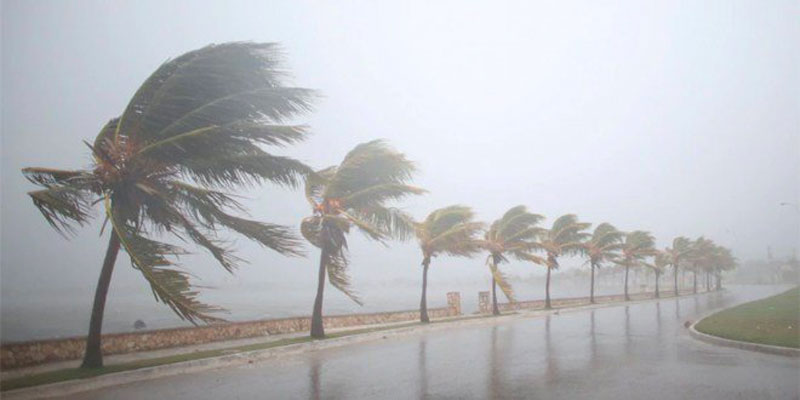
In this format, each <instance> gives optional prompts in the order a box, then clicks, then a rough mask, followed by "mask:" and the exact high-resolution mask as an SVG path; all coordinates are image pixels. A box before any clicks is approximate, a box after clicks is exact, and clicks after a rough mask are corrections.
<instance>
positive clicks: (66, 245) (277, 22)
mask: <svg viewBox="0 0 800 400" xmlns="http://www.w3.org/2000/svg"><path fill="white" fill-rule="evenodd" d="M798 16H800V5H798V2H796V1H771V2H766V3H764V2H758V1H748V2H734V1H705V2H684V3H679V2H640V1H614V2H593V1H586V2H578V1H576V2H567V3H564V2H522V1H520V2H462V1H453V2H436V3H435V4H429V3H428V2H418V3H417V2H394V3H389V2H367V1H364V2H291V1H286V2H277V1H270V2H255V1H254V2H210V1H209V2H196V1H193V2H188V1H186V2H180V1H174V2H161V1H135V2H134V1H129V2H105V1H71V2H67V1H62V2H55V1H51V2H45V1H36V2H32V1H3V3H2V143H1V144H0V146H2V214H1V215H0V218H1V220H0V223H1V224H2V249H1V251H2V253H1V257H2V258H1V260H0V262H1V268H2V269H1V270H0V280H1V281H2V284H1V286H0V294H1V298H0V300H1V301H2V325H3V326H2V335H3V337H4V338H10V339H13V340H20V339H24V338H27V337H34V336H36V335H42V334H41V333H37V332H42V331H47V332H49V333H48V335H59V334H79V333H82V332H83V330H84V329H85V328H84V327H85V326H86V321H88V318H89V312H90V305H91V299H92V295H93V290H94V287H95V284H96V281H97V276H98V273H99V270H100V264H101V261H102V255H103V251H104V246H105V244H106V240H105V238H99V237H98V233H99V229H100V224H101V222H102V219H101V218H97V219H96V220H95V223H94V224H92V225H91V226H88V227H85V228H83V229H81V230H80V231H79V233H78V235H77V236H75V237H74V238H72V239H71V240H69V241H68V240H65V239H64V238H62V237H61V236H59V235H58V234H57V233H56V232H55V231H54V230H53V229H51V228H50V226H48V224H47V223H46V221H45V220H44V219H43V218H42V217H41V215H40V214H39V212H38V211H37V210H36V208H35V207H34V206H33V205H32V204H31V201H30V199H29V198H28V196H27V195H26V194H25V193H26V192H27V191H29V190H32V189H34V187H33V185H31V184H30V183H28V182H27V181H26V180H25V179H24V178H23V176H22V174H21V173H20V169H21V168H23V167H26V166H43V167H53V168H67V169H68V168H80V167H85V166H87V165H89V164H90V155H89V152H88V150H87V148H86V146H85V145H84V144H83V143H82V140H92V139H93V138H94V136H95V135H96V134H97V132H98V130H99V129H100V128H101V127H102V125H103V124H104V123H105V122H106V121H108V120H109V119H110V118H112V117H115V116H118V115H119V114H120V113H121V112H122V110H123V108H124V107H125V105H126V104H127V102H128V100H129V99H130V98H131V96H132V95H133V93H134V92H135V90H136V89H137V88H138V87H139V85H140V84H141V83H142V82H143V80H144V79H145V78H146V77H147V76H148V75H149V74H150V73H151V72H152V71H153V70H155V69H156V68H157V67H158V66H159V65H160V64H161V63H162V62H164V61H165V60H167V59H169V58H171V57H176V56H178V55H180V54H182V53H184V52H186V51H189V50H193V49H196V48H198V47H201V46H204V45H206V44H209V43H221V42H226V41H235V40H251V41H257V42H278V43H280V44H281V46H282V48H283V50H284V52H285V59H286V66H287V68H288V70H289V71H291V73H292V82H293V83H294V84H296V85H298V86H301V87H307V88H313V89H316V90H318V91H319V92H320V93H321V95H322V96H321V98H320V99H319V101H318V102H317V104H316V108H315V110H314V111H313V112H310V113H308V114H307V115H305V116H304V117H301V118H299V119H298V121H297V122H301V123H307V124H309V125H310V126H311V128H312V132H313V136H312V137H311V138H310V139H309V140H308V141H307V142H306V143H303V144H301V145H298V146H293V147H288V148H286V149H285V150H282V151H280V153H281V154H286V155H289V156H293V157H296V158H298V159H300V160H302V161H304V162H306V163H308V164H310V165H312V166H314V167H317V168H321V167H326V166H329V165H332V164H335V163H338V162H339V161H340V160H341V159H342V157H343V156H344V154H345V153H346V152H347V151H348V150H350V149H351V148H352V147H353V146H355V145H356V144H358V143H361V142H364V141H367V140H372V139H375V138H386V139H388V140H389V142H390V143H391V144H392V145H393V146H394V147H395V148H397V149H398V150H400V151H402V152H404V153H405V154H407V156H408V157H409V158H410V159H412V160H414V161H416V162H417V163H418V166H419V168H420V174H419V176H418V177H417V178H416V179H415V180H414V182H415V184H417V185H419V186H422V187H424V188H426V189H428V190H429V191H430V193H429V194H427V195H425V196H420V197H418V198H413V199H410V200H408V201H404V202H403V203H402V204H401V206H402V208H404V209H405V210H407V211H409V212H410V213H412V214H413V215H415V216H416V217H418V218H423V217H424V216H425V215H426V214H427V213H428V212H429V211H431V210H433V209H435V208H439V207H442V206H445V205H449V204H465V205H469V206H471V207H473V208H474V209H475V211H476V212H477V214H478V216H479V218H480V219H482V220H484V221H491V220H493V219H496V218H498V217H500V216H501V215H502V214H503V213H504V212H505V211H506V210H507V209H508V208H509V207H511V206H514V205H517V204H525V205H527V206H528V207H529V209H530V210H531V211H532V212H535V213H539V214H542V215H545V216H547V217H548V220H547V221H545V223H544V225H548V224H549V223H551V222H552V220H553V219H555V218H556V217H558V216H560V215H562V214H565V213H576V214H577V215H578V216H579V217H580V218H581V219H582V220H585V221H587V222H592V223H595V224H597V223H601V222H611V223H612V224H614V225H615V226H617V227H618V228H620V229H622V230H634V229H643V230H649V231H651V232H652V233H653V234H654V235H655V236H656V238H657V240H658V245H659V247H664V246H667V245H669V243H670V242H671V240H672V238H674V237H675V236H678V235H683V236H688V237H692V238H694V237H697V236H700V235H705V236H707V237H709V238H712V239H713V240H714V241H716V242H717V243H718V244H721V245H724V246H727V247H730V248H731V249H733V251H734V253H735V255H736V256H737V257H739V258H740V259H749V258H758V257H764V256H765V255H766V249H767V246H770V247H771V248H772V251H773V253H774V254H775V255H776V256H777V257H783V256H786V255H789V254H790V253H791V251H792V249H793V248H795V247H797V246H798V242H800V209H798V201H799V199H798V197H799V195H800V95H798V93H800V58H799V57H800V56H799V55H798V49H800V22H798V21H800V18H798ZM241 194H242V195H244V196H246V197H247V201H246V204H247V205H248V207H249V208H250V212H251V215H252V216H253V217H256V218H258V219H262V220H265V221H270V222H276V223H282V224H287V225H291V226H293V227H297V226H298V224H299V221H300V220H301V219H302V218H303V217H304V216H307V215H309V214H310V210H309V207H308V203H307V202H306V201H305V199H304V197H303V194H302V192H301V190H300V189H298V190H294V191H291V190H285V189H281V188H278V187H275V186H265V187H262V188H260V189H257V190H252V191H250V192H247V193H241ZM780 203H789V204H788V205H784V206H781V205H780ZM98 211H99V210H98ZM97 215H98V217H99V215H100V213H99V212H98V213H97ZM231 237H234V236H233V235H231ZM350 240H351V246H350V250H351V251H350V254H351V259H352V263H351V268H350V271H351V273H352V276H353V286H354V288H355V289H356V290H357V291H358V292H360V293H361V294H362V296H363V298H364V300H365V302H366V305H365V309H376V308H383V309H407V308H414V307H415V306H416V305H417V304H418V301H419V298H418V295H419V294H418V285H419V281H420V274H421V272H420V267H419V264H420V261H421V255H420V251H419V249H418V247H417V246H416V244H415V243H414V242H413V241H412V242H408V243H391V246H390V247H388V248H387V247H384V246H381V245H380V244H377V243H374V242H369V241H367V240H365V239H363V238H362V237H361V236H360V235H358V234H354V235H351V239H350ZM236 247H237V248H238V250H239V252H238V255H239V256H240V257H242V258H244V259H247V260H249V261H250V264H249V265H245V266H243V267H242V268H240V269H239V270H238V271H237V272H236V274H235V275H230V274H227V273H226V272H225V271H224V270H222V269H221V268H219V266H218V265H216V264H215V262H214V261H213V259H212V258H211V257H208V256H207V254H205V253H203V251H201V250H199V249H193V250H194V251H195V252H196V256H190V257H184V258H182V259H181V261H182V264H183V265H184V266H186V267H188V268H189V269H190V270H191V271H192V272H193V274H195V275H196V276H197V278H198V279H197V280H196V283H198V284H202V285H207V286H212V287H216V289H207V290H206V292H205V294H204V296H205V297H204V298H205V299H206V300H209V301H213V302H215V303H216V304H220V305H222V306H226V307H228V308H230V309H231V312H232V314H231V315H229V317H231V318H234V319H236V318H245V317H248V318H250V317H263V316H270V315H289V314H296V315H306V314H309V313H310V311H311V306H312V301H313V296H314V289H315V285H316V266H317V262H318V259H317V258H318V251H317V249H315V248H312V247H311V246H308V253H309V255H308V257H307V258H286V257H282V256H279V255H277V254H275V253H272V252H269V251H265V250H263V249H262V248H260V247H259V246H257V245H255V244H253V243H248V242H247V241H246V240H244V239H239V240H237V242H236ZM484 263H485V257H484V256H479V257H476V258H474V259H454V258H447V257H440V258H437V259H435V260H434V262H433V264H432V268H431V273H430V277H429V280H430V285H431V287H430V289H429V291H430V297H431V302H432V306H436V305H439V304H442V303H444V293H445V292H446V291H451V290H455V291H461V292H462V297H465V298H466V297H469V298H474V297H477V293H476V292H477V290H479V289H480V288H483V287H488V281H489V273H488V270H487V268H486V266H485V265H484ZM563 265H564V268H565V269H567V270H569V269H572V268H585V266H584V264H583V260H579V259H574V260H566V261H565V262H564V263H563ZM502 269H503V270H504V271H506V272H508V273H510V274H514V275H516V276H523V277H524V276H528V275H531V274H533V275H538V274H543V273H544V271H545V269H544V267H541V266H536V265H534V264H530V263H528V264H525V263H520V262H513V263H511V264H506V265H503V267H502ZM512 283H514V282H512ZM522 288H523V289H521V290H522V292H521V293H518V296H519V297H521V298H523V299H526V298H533V297H541V296H542V295H543V293H541V292H538V291H534V289H530V290H528V291H526V290H525V289H524V286H522ZM484 290H485V289H484ZM586 290H587V291H588V288H587V289H586ZM566 292H567V290H566V289H565V293H566ZM556 294H558V293H556ZM250 296H252V297H250ZM247 299H250V301H248V300H247ZM286 299H290V300H291V301H287V300H286ZM244 304H247V310H250V311H247V312H244V311H242V310H241V309H240V310H238V311H237V309H236V307H237V305H238V306H242V305H244ZM330 304H333V306H330ZM336 304H339V305H338V306H337V305H336ZM329 306H330V307H329ZM289 307H291V309H289ZM331 307H332V308H331ZM256 309H260V310H262V311H254V310H256ZM329 309H331V310H334V311H336V310H338V311H341V312H345V311H356V310H359V308H358V306H357V305H355V304H353V303H350V302H348V300H347V299H346V298H345V297H344V296H343V295H341V294H340V293H338V292H336V291H335V290H330V287H329V289H328V290H327V291H326V312H327V311H328V310H329ZM108 311H109V313H108V315H107V317H106V324H107V325H106V326H108V324H115V323H116V324H118V325H117V326H120V327H121V326H123V325H125V326H127V325H129V324H130V323H132V321H133V319H136V318H142V319H145V320H146V321H149V320H155V319H159V318H162V319H164V320H165V321H166V322H164V325H170V324H180V323H181V322H180V321H179V320H178V319H177V317H174V316H171V314H170V311H169V309H168V308H167V307H165V306H163V305H159V304H156V303H155V302H154V301H153V299H152V295H151V294H150V291H149V289H148V285H147V283H146V282H145V280H144V279H143V278H141V277H140V276H139V275H138V273H137V272H136V271H134V270H133V269H132V268H130V262H129V260H128V259H127V257H126V256H124V255H121V256H120V258H119V261H118V264H117V267H116V269H115V271H114V277H113V280H112V285H111V291H110V294H109V306H108ZM134 311H135V312H134ZM237 312H238V314H237ZM140 314H141V316H139V315H140ZM58 318H61V319H66V320H68V321H73V323H74V326H75V327H77V328H75V329H77V333H76V332H74V331H73V330H65V331H63V332H60V333H59V332H56V331H53V330H52V325H53V324H54V323H55V321H60V320H58ZM65 329H66V328H65ZM9 335H11V336H9Z"/></svg>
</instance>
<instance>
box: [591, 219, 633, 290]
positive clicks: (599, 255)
mask: <svg viewBox="0 0 800 400" xmlns="http://www.w3.org/2000/svg"><path fill="white" fill-rule="evenodd" d="M624 236H625V234H624V233H622V232H620V231H618V230H617V228H615V227H614V226H613V225H611V224H609V223H607V222H604V223H602V224H600V225H597V227H596V228H595V229H594V232H593V233H592V237H591V238H589V240H587V241H586V242H584V243H583V248H584V251H585V253H586V255H587V256H588V257H589V266H590V267H591V268H592V280H591V289H590V291H589V302H590V303H592V304H594V270H595V268H599V267H600V266H601V265H602V264H603V262H605V261H613V260H616V259H617V257H619V250H620V249H621V248H622V239H623V237H624Z"/></svg>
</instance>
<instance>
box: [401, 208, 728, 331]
mask: <svg viewBox="0 0 800 400" xmlns="http://www.w3.org/2000/svg"><path fill="white" fill-rule="evenodd" d="M543 219H544V217H542V216H541V215H538V214H533V213H530V212H528V211H527V209H526V208H525V206H516V207H513V208H511V209H510V210H508V211H507V212H506V213H505V214H504V215H503V216H502V217H501V218H500V219H498V220H496V221H494V222H493V223H492V224H491V226H490V227H489V229H487V230H485V233H484V235H483V236H482V237H481V236H480V232H481V231H482V226H483V224H481V223H479V222H476V221H474V220H473V213H472V211H471V210H470V209H469V208H468V207H464V206H450V207H446V208H442V209H439V210H436V211H434V212H432V213H431V214H430V215H429V216H428V217H427V218H426V219H425V221H424V222H422V223H418V224H416V226H417V237H418V239H419V242H420V246H421V247H422V251H423V257H424V258H423V262H422V265H423V277H422V282H423V283H422V301H421V305H420V318H421V321H422V322H428V317H427V309H426V306H427V305H426V301H425V299H426V293H425V291H426V287H427V273H428V266H429V265H430V258H431V257H432V256H436V255H438V254H449V255H455V256H472V255H474V254H476V253H479V252H481V251H482V250H485V251H486V252H488V257H487V265H488V266H489V269H490V272H491V275H492V312H493V313H494V314H495V315H497V314H499V313H500V311H499V308H498V305H497V292H496V288H497V286H499V287H500V289H501V290H502V291H503V293H504V294H505V295H506V297H507V298H508V299H509V301H512V302H513V301H514V292H513V290H512V287H511V284H510V283H509V282H508V280H507V279H506V277H505V276H504V275H503V274H502V272H500V270H499V269H498V265H499V264H501V263H504V262H508V261H509V258H515V259H517V260H519V261H529V262H533V263H535V264H539V265H543V266H545V267H546V273H547V275H546V283H545V308H547V309H549V308H551V307H552V305H551V302H550V275H551V271H552V270H554V269H557V268H558V267H559V263H558V259H559V257H561V256H580V257H585V258H586V259H587V263H588V264H589V266H590V268H591V280H590V288H589V301H590V302H591V303H594V302H595V299H594V276H595V269H597V268H600V267H601V266H602V265H604V264H607V263H613V264H617V265H620V266H622V267H624V270H625V281H624V288H625V289H624V290H625V300H626V301H629V300H630V295H629V293H628V275H629V271H630V269H631V268H634V267H646V268H648V269H651V270H652V271H653V272H654V273H655V277H656V284H655V297H660V292H659V287H658V283H659V278H660V277H661V275H662V274H663V273H665V272H666V270H667V268H669V267H672V268H673V270H674V273H675V295H676V296H677V295H678V280H677V277H678V270H679V269H681V268H682V269H685V270H690V271H692V272H693V273H694V293H697V274H698V273H705V275H706V289H707V290H711V278H712V276H713V277H714V278H716V280H717V282H716V287H717V288H720V287H721V276H722V272H723V271H726V270H730V269H733V268H734V267H735V265H736V259H735V258H734V257H733V255H732V253H731V251H730V250H729V249H727V248H725V247H722V246H718V245H716V244H714V242H713V241H711V240H709V239H706V238H704V237H700V238H698V239H696V240H694V241H692V240H689V239H687V238H685V237H678V238H675V240H673V245H672V247H667V248H665V249H663V250H659V249H657V248H656V246H655V239H654V238H653V236H652V235H651V234H650V233H649V232H646V231H641V230H637V231H632V232H628V233H625V232H622V231H620V230H618V229H616V228H615V227H614V226H613V225H611V224H609V223H602V224H599V225H598V226H597V227H596V228H595V229H594V231H593V232H592V233H589V232H588V229H589V228H590V227H591V224H589V223H586V222H581V221H579V220H578V218H577V216H575V215H574V214H566V215H563V216H561V217H559V218H557V219H556V220H555V221H554V222H553V224H552V226H551V227H550V228H542V227H539V226H538V224H539V222H541V221H542V220H543ZM434 245H435V246H434Z"/></svg>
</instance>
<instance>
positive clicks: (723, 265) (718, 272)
mask: <svg viewBox="0 0 800 400" xmlns="http://www.w3.org/2000/svg"><path fill="white" fill-rule="evenodd" d="M712 257H713V263H714V277H715V279H716V285H715V290H721V289H722V272H723V271H730V270H732V269H734V268H736V257H734V256H733V253H732V252H731V250H730V249H728V248H727V247H723V246H716V247H715V248H714V253H713V256H712Z"/></svg>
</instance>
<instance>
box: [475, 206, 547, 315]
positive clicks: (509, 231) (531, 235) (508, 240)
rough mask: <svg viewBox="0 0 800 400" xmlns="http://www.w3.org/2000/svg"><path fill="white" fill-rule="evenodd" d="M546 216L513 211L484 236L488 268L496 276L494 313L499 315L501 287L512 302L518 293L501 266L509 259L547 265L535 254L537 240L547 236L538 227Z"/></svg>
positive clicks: (517, 210)
mask: <svg viewBox="0 0 800 400" xmlns="http://www.w3.org/2000/svg"><path fill="white" fill-rule="evenodd" d="M543 219H544V217H543V216H541V215H538V214H533V213H530V212H528V210H527V209H526V208H525V206H521V205H520V206H516V207H512V208H511V209H509V210H508V211H506V213H505V214H503V217H502V218H500V219H498V220H496V221H494V222H493V223H492V225H491V226H490V227H489V229H488V230H487V231H486V233H485V235H484V244H483V245H484V248H485V249H486V250H488V251H489V257H488V258H487V265H488V266H489V270H490V271H491V273H492V312H493V313H494V314H495V315H497V314H500V310H499V308H498V307H497V288H496V287H497V286H498V285H499V286H500V290H502V291H503V293H504V294H505V295H506V298H508V300H509V301H512V302H513V301H514V291H513V289H512V287H511V285H510V284H509V283H508V280H507V279H506V277H505V275H503V273H502V272H501V271H500V269H499V268H498V265H499V264H501V263H504V262H508V258H507V256H511V257H514V258H516V259H517V260H521V261H532V262H534V263H537V264H544V263H545V260H544V259H542V258H541V257H538V256H535V255H533V254H532V253H531V251H533V250H534V249H535V247H536V239H537V238H538V237H539V236H540V235H541V234H542V233H543V232H544V229H542V228H541V227H538V226H537V224H538V223H539V222H541V221H542V220H543Z"/></svg>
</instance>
